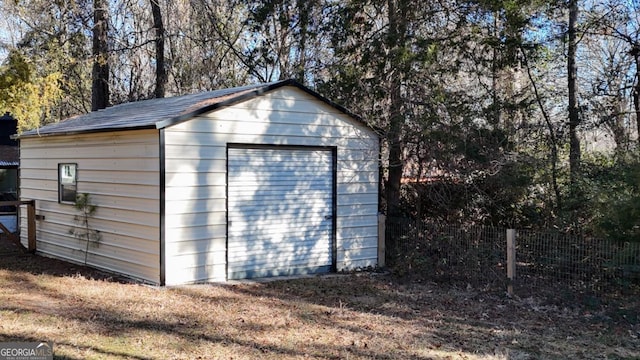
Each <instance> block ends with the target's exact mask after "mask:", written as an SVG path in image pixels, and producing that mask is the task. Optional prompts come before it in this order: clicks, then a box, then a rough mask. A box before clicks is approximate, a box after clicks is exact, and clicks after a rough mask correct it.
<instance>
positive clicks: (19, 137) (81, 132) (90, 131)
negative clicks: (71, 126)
mask: <svg viewBox="0 0 640 360" xmlns="http://www.w3.org/2000/svg"><path fill="white" fill-rule="evenodd" d="M151 129H154V130H155V129H156V127H155V126H154V125H153V124H152V125H141V126H128V127H121V128H101V129H88V130H77V131H65V132H55V133H44V134H40V133H38V132H37V131H36V133H35V134H28V135H21V134H15V135H12V136H11V138H12V139H15V140H22V139H31V138H42V137H51V136H70V135H84V134H95V133H106V132H116V131H128V130H151Z"/></svg>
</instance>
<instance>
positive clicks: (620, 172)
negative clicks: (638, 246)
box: [579, 155, 640, 242]
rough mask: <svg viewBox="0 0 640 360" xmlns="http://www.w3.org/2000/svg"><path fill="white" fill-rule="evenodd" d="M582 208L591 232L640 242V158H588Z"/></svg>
mask: <svg viewBox="0 0 640 360" xmlns="http://www.w3.org/2000/svg"><path fill="white" fill-rule="evenodd" d="M583 168H584V171H585V177H584V179H583V181H582V183H581V188H580V189H581V192H582V198H583V199H584V204H583V206H582V208H580V209H579V211H580V212H581V213H582V214H583V217H584V222H585V224H584V228H585V229H586V230H587V231H590V232H593V233H595V234H597V235H600V236H604V237H606V238H609V239H613V240H618V241H631V242H640V157H638V156H637V155H629V156H627V157H623V158H617V159H615V158H612V157H610V156H604V155H596V156H593V157H591V158H587V159H585V160H584V163H583Z"/></svg>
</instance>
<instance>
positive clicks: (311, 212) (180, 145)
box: [19, 80, 379, 285]
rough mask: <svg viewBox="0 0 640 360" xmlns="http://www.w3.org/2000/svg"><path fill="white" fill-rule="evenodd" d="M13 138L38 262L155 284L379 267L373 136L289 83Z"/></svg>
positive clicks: (187, 99)
mask: <svg viewBox="0 0 640 360" xmlns="http://www.w3.org/2000/svg"><path fill="white" fill-rule="evenodd" d="M19 140H20V197H21V198H22V199H27V200H32V199H33V200H36V212H37V215H38V216H37V219H38V220H37V225H36V229H37V233H36V238H37V246H36V248H37V252H38V253H40V254H42V255H45V256H50V257H55V258H60V259H65V260H67V261H71V262H78V263H84V262H85V256H86V263H87V264H88V265H90V266H92V267H95V268H100V269H104V270H108V271H111V272H116V273H119V274H124V275H126V276H129V277H132V278H136V279H140V280H143V281H145V282H149V283H153V284H159V285H177V284H185V283H197V282H210V281H224V280H228V279H242V278H253V277H267V276H280V275H297V274H309V273H323V272H333V271H340V270H349V269H355V268H363V267H369V266H375V265H376V264H377V257H378V251H377V247H378V230H377V229H378V227H377V224H378V220H377V219H378V217H377V214H378V193H379V138H378V135H377V134H376V133H375V132H374V131H373V130H372V129H371V128H369V127H368V126H367V125H366V124H364V123H363V122H362V121H361V120H359V119H358V118H357V117H356V116H354V115H352V114H351V113H349V112H348V111H347V110H346V109H344V108H342V107H340V106H338V105H336V104H334V103H332V102H331V101H329V100H327V99H326V98H324V97H322V96H320V95H319V94H317V93H316V92H314V91H312V90H310V89H308V88H306V87H304V86H302V85H300V84H299V83H297V82H295V81H291V80H286V81H279V82H274V83H268V84H259V85H251V86H245V87H238V88H231V89H224V90H217V91H210V92H204V93H199V94H193V95H185V96H178V97H172V98H164V99H152V100H145V101H138V102H132V103H126V104H121V105H116V106H113V107H110V108H107V109H104V110H100V111H96V112H92V113H89V114H86V115H81V116H77V117H74V118H70V119H67V120H64V121H60V122H59V123H54V124H51V125H47V126H44V127H41V128H39V129H36V130H32V131H28V132H25V133H23V134H21V135H20V136H19ZM79 194H89V199H90V201H91V203H93V204H94V205H96V212H95V213H94V214H93V215H92V216H90V217H89V218H88V223H89V229H88V230H90V231H94V232H98V233H99V237H97V238H96V239H97V241H92V242H90V243H89V245H90V246H88V247H87V246H86V245H87V243H86V241H83V240H82V237H81V236H78V233H79V231H77V230H76V231H75V233H73V231H70V230H73V229H77V226H78V223H77V220H78V218H77V215H78V210H77V209H76V208H75V207H74V202H75V198H76V195H79ZM23 220H24V219H23ZM21 223H22V224H26V221H21ZM85 230H86V229H85ZM26 233H27V232H26V231H22V234H23V235H22V241H23V243H25V244H26V242H27V238H26ZM87 249H88V251H87Z"/></svg>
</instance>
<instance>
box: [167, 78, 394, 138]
mask: <svg viewBox="0 0 640 360" xmlns="http://www.w3.org/2000/svg"><path fill="white" fill-rule="evenodd" d="M284 86H294V87H296V88H298V89H300V90H302V91H304V92H306V93H307V94H309V95H311V96H313V97H315V98H317V99H318V100H320V101H322V102H324V103H325V104H327V105H329V106H331V107H333V108H335V109H337V110H338V111H340V112H342V113H344V114H346V115H348V116H350V117H352V118H353V119H355V120H356V121H358V122H359V123H361V124H363V125H364V126H366V127H367V128H369V129H371V130H372V131H373V132H374V133H376V135H378V137H381V135H380V132H379V131H378V130H377V129H376V128H374V127H372V126H370V125H369V124H367V122H366V121H364V120H363V119H362V117H360V116H359V115H356V114H354V113H352V112H351V111H349V110H348V109H347V108H345V107H344V106H342V105H339V104H336V103H335V102H333V101H331V100H329V99H327V98H326V97H324V96H322V95H320V94H319V93H317V92H315V91H313V90H311V89H309V88H307V87H306V86H304V85H302V84H301V83H299V82H297V81H295V80H293V79H288V80H282V81H279V82H276V83H273V84H270V85H266V86H264V87H260V88H257V89H255V90H253V91H249V92H246V93H243V94H241V95H238V96H235V97H232V98H230V99H228V100H225V101H221V102H219V103H215V104H212V105H208V106H204V107H201V108H199V109H197V110H195V111H192V112H189V113H186V114H183V115H180V116H176V117H173V118H171V119H166V120H161V121H158V122H156V128H157V129H163V128H166V127H169V126H172V125H176V124H179V123H181V122H184V121H187V120H189V119H191V118H193V117H196V116H199V115H202V114H204V113H208V112H211V111H215V110H218V109H220V108H223V107H226V106H232V105H235V104H238V103H241V102H244V101H247V100H251V99H253V98H256V97H258V96H260V95H263V94H266V93H268V92H271V91H273V90H276V89H278V88H281V87H284Z"/></svg>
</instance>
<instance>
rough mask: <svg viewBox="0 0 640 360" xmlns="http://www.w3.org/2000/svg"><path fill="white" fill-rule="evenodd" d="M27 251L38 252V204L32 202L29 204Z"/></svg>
mask: <svg viewBox="0 0 640 360" xmlns="http://www.w3.org/2000/svg"><path fill="white" fill-rule="evenodd" d="M27 239H28V245H27V250H28V251H29V252H35V251H36V202H35V200H31V202H29V203H28V204H27Z"/></svg>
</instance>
